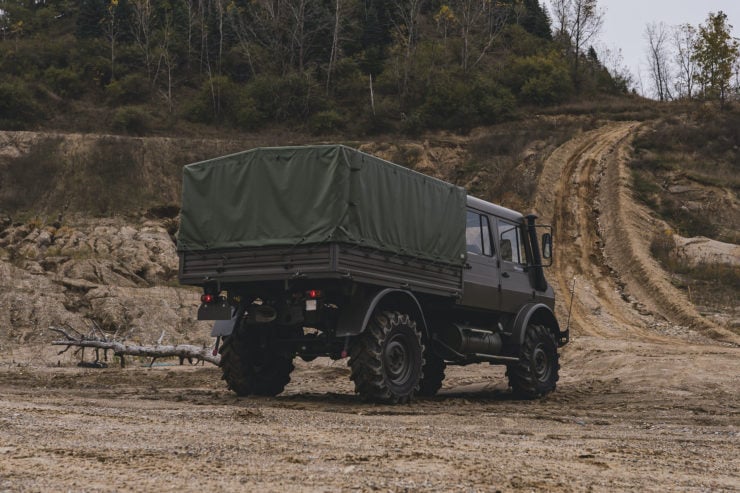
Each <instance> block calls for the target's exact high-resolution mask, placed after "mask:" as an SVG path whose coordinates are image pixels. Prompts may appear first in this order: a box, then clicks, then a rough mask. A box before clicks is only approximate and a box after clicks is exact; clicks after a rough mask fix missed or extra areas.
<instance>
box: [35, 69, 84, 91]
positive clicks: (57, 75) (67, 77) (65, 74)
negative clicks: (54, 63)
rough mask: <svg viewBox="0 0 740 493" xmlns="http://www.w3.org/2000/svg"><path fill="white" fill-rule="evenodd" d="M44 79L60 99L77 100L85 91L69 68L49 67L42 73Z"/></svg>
mask: <svg viewBox="0 0 740 493" xmlns="http://www.w3.org/2000/svg"><path fill="white" fill-rule="evenodd" d="M44 79H45V80H46V83H47V84H49V86H51V88H52V89H53V90H54V91H55V92H56V93H57V94H59V95H60V96H62V97H66V98H78V97H80V96H81V95H82V93H83V92H84V90H85V86H84V84H83V83H82V81H81V80H80V77H79V75H78V74H77V73H76V72H75V71H74V70H72V69H71V68H56V67H49V68H48V69H46V71H45V72H44Z"/></svg>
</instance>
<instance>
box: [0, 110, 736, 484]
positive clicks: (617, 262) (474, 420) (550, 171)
mask: <svg viewBox="0 0 740 493" xmlns="http://www.w3.org/2000/svg"><path fill="white" fill-rule="evenodd" d="M637 131H639V126H638V125H637V124H633V123H619V124H613V125H608V126H605V127H603V128H601V129H598V130H595V131H592V132H589V133H585V134H582V135H581V136H579V137H577V138H576V139H574V140H573V141H571V142H569V143H567V144H566V145H564V146H563V147H561V148H560V149H558V150H557V151H556V152H555V153H553V154H552V156H551V157H550V158H549V159H548V160H547V162H546V163H545V168H544V170H543V174H542V177H541V180H540V185H539V190H540V193H539V194H538V200H537V204H536V208H537V209H538V210H539V212H540V213H543V212H546V211H548V210H552V211H554V214H552V217H548V219H550V220H552V221H553V223H554V224H555V226H556V232H557V235H556V243H557V244H556V249H557V251H558V253H559V256H558V258H557V263H556V266H555V269H554V270H553V271H551V272H550V274H549V277H550V280H551V282H553V284H554V285H555V287H556V289H557V291H558V295H559V306H558V312H559V317H560V319H561V320H565V319H566V318H567V314H566V313H567V306H568V301H569V297H570V295H569V293H568V290H569V289H570V287H571V285H572V279H573V277H574V276H575V277H576V280H577V282H576V297H575V302H574V305H573V313H572V321H571V322H572V325H573V332H574V334H575V335H574V337H573V340H572V342H571V344H570V345H569V346H567V347H566V348H565V349H564V351H563V357H562V370H561V380H560V382H559V386H558V390H557V391H556V392H555V393H554V394H552V395H550V396H548V397H547V398H545V399H543V400H540V401H534V402H522V401H514V400H512V399H511V398H510V396H509V394H508V392H507V390H506V386H505V379H504V378H503V372H502V370H501V369H500V368H497V367H490V366H487V365H478V366H474V367H466V368H450V369H449V370H448V378H447V380H446V381H445V385H444V387H443V389H442V391H441V392H440V395H439V396H438V397H436V398H434V399H419V400H417V401H415V402H414V403H413V404H411V405H408V406H379V405H372V404H365V403H362V402H361V401H360V400H359V398H358V397H356V396H355V395H354V394H353V393H352V386H351V382H350V381H349V373H348V371H347V368H346V365H345V364H344V363H343V362H331V361H328V360H323V359H320V360H316V361H314V362H312V363H300V364H299V365H298V368H297V370H296V371H295V372H294V374H293V382H292V383H291V384H290V385H289V386H288V388H287V389H286V392H285V393H284V394H283V395H281V396H279V397H277V398H272V399H262V398H250V399H237V398H236V397H235V396H234V395H233V394H231V393H229V392H227V391H226V390H225V389H224V386H223V384H222V382H221V381H220V380H219V372H218V369H217V368H214V367H177V366H159V367H154V368H151V369H148V368H144V367H141V366H138V365H130V366H129V367H128V368H126V369H120V368H108V369H81V368H77V367H74V366H73V361H72V359H71V358H68V357H67V358H64V357H57V356H56V355H55V350H54V349H53V348H50V347H48V346H37V347H33V348H28V347H25V348H19V347H15V348H11V352H8V351H7V348H6V351H5V352H4V354H5V356H3V359H2V360H0V407H1V408H2V409H0V490H10V491H23V490H29V491H36V490H44V491H61V490H70V491H120V490H139V491H142V490H156V491H170V490H178V491H193V490H198V491H203V490H216V491H218V490H222V491H223V490H237V489H239V490H243V491H301V490H303V491H344V490H361V491H366V490H380V491H497V490H501V491H522V490H523V491H538V490H539V491H589V490H595V491H666V490H669V491H739V490H740V472H738V471H740V391H738V387H737V379H738V377H739V376H740V358H738V356H739V354H740V353H739V351H740V350H739V349H738V341H739V339H738V336H737V334H736V333H735V332H733V331H732V330H730V329H728V328H727V327H725V326H722V325H718V324H717V323H715V322H713V321H712V320H710V319H707V318H706V317H702V316H700V315H699V314H698V313H697V311H696V310H695V309H694V308H693V307H692V306H691V305H690V303H689V302H688V301H687V300H686V299H685V298H684V297H683V295H682V293H681V292H679V291H677V290H676V289H675V288H674V287H673V286H672V285H671V283H670V282H669V281H668V280H667V279H666V277H665V275H664V274H663V273H662V271H661V270H660V268H659V266H658V265H657V264H655V262H654V261H653V260H652V259H651V258H650V256H649V251H648V241H649V240H648V238H649V234H648V233H649V232H650V230H651V228H653V227H660V226H661V225H659V224H656V223H655V221H654V219H652V218H651V216H650V215H649V214H648V213H647V212H646V211H644V210H642V209H641V208H640V207H639V206H637V205H636V204H635V203H634V201H632V200H631V198H630V194H629V191H628V188H627V186H626V185H627V176H628V174H627V173H626V171H625V169H624V163H625V159H626V153H628V152H629V142H630V138H631V136H632V135H634V133H635V132H637ZM58 360H59V361H60V363H61V366H60V367H57V365H56V363H57V361H58Z"/></svg>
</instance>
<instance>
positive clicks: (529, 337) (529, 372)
mask: <svg viewBox="0 0 740 493" xmlns="http://www.w3.org/2000/svg"><path fill="white" fill-rule="evenodd" d="M540 341H544V342H547V343H548V344H552V349H553V354H552V372H553V374H552V378H550V380H549V381H548V382H545V383H543V382H539V381H538V380H537V379H536V378H535V376H534V370H533V365H534V362H533V361H532V352H533V351H534V348H535V347H536V346H537V344H538V343H539V342H540ZM557 347H558V346H557V342H556V341H555V337H554V336H553V334H552V332H551V331H550V330H549V329H548V328H547V327H545V326H544V325H530V326H528V327H527V329H526V333H525V335H524V343H523V344H522V347H521V352H520V355H519V361H518V362H517V363H513V364H511V365H508V366H507V367H506V376H507V377H508V378H509V386H510V387H511V388H512V390H513V392H514V395H516V396H517V397H519V398H522V399H537V398H539V397H542V396H544V395H546V394H549V393H550V392H552V391H554V390H555V387H556V385H557V381H558V380H559V378H560V375H559V371H560V362H559V355H558V352H557Z"/></svg>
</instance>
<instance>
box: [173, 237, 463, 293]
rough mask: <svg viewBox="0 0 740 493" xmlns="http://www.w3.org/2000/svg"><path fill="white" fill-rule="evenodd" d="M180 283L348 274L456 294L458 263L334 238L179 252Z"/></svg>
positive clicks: (418, 289) (459, 274)
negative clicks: (319, 241) (314, 242)
mask: <svg viewBox="0 0 740 493" xmlns="http://www.w3.org/2000/svg"><path fill="white" fill-rule="evenodd" d="M179 255H180V268H179V279H180V283H181V284H189V285H196V286H197V285H203V284H205V283H206V282H213V281H216V280H218V281H221V282H222V283H245V282H256V281H282V280H288V279H351V280H353V281H355V282H361V283H367V284H374V285H378V286H383V287H395V288H403V289H409V290H411V291H416V292H422V293H428V294H434V295H442V296H450V297H459V296H460V295H461V293H462V267H458V266H451V265H447V264H442V263H433V262H430V261H426V260H419V259H415V258H412V257H405V256H400V255H394V254H390V253H385V252H381V251H378V250H374V249H370V248H362V247H358V246H354V245H346V244H340V243H327V244H320V245H306V246H296V247H257V248H236V249H228V250H209V251H200V252H197V251H195V252H193V251H190V252H179Z"/></svg>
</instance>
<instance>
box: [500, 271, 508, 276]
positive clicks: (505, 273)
mask: <svg viewBox="0 0 740 493" xmlns="http://www.w3.org/2000/svg"><path fill="white" fill-rule="evenodd" d="M501 277H509V273H508V272H504V273H502V274H501Z"/></svg>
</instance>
